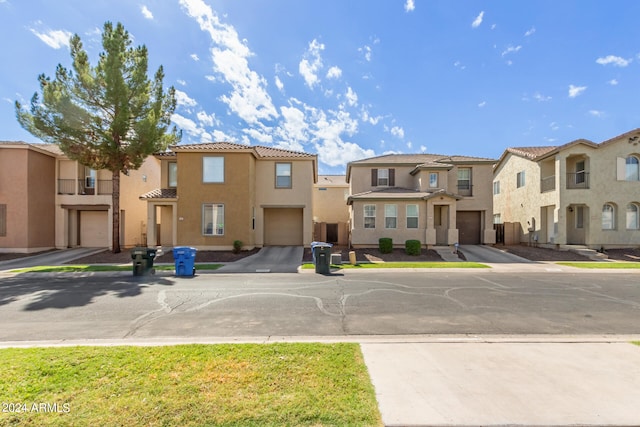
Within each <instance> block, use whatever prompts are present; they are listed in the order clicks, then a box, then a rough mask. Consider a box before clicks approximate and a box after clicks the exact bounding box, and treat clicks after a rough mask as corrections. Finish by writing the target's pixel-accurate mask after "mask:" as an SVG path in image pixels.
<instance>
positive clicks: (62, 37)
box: [30, 28, 72, 49]
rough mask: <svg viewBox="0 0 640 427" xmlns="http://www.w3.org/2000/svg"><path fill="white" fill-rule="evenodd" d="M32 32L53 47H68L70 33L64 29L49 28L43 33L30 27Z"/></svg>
mask: <svg viewBox="0 0 640 427" xmlns="http://www.w3.org/2000/svg"><path fill="white" fill-rule="evenodd" d="M30 30H31V32H32V33H33V34H35V35H36V37H38V38H39V39H40V40H42V41H43V42H44V43H45V44H46V45H47V46H49V47H52V48H54V49H60V48H61V47H69V38H71V36H72V34H71V33H70V32H69V31H66V30H49V31H46V32H44V33H41V32H40V31H38V30H36V29H35V28H31V29H30Z"/></svg>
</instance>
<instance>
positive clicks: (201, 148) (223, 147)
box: [169, 142, 317, 159]
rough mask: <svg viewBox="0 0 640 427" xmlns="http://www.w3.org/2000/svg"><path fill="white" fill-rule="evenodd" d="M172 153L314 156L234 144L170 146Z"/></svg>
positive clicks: (313, 155)
mask: <svg viewBox="0 0 640 427" xmlns="http://www.w3.org/2000/svg"><path fill="white" fill-rule="evenodd" d="M169 149H170V150H171V151H173V152H174V153H182V152H206V151H223V152H226V151H238V152H248V153H253V154H254V155H255V156H256V157H257V158H300V159H304V158H307V159H314V158H316V157H317V156H316V155H315V154H310V153H304V152H301V151H293V150H285V149H282V148H276V147H265V146H263V145H244V144H236V143H234V142H203V143H201V144H182V145H171V146H170V147H169Z"/></svg>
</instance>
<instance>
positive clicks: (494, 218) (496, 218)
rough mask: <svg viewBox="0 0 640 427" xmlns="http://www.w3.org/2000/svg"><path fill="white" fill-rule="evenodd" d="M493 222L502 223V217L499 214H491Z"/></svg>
mask: <svg viewBox="0 0 640 427" xmlns="http://www.w3.org/2000/svg"><path fill="white" fill-rule="evenodd" d="M493 223H494V224H502V218H501V217H500V214H494V215H493Z"/></svg>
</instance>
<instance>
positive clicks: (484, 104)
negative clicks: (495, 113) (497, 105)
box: [478, 101, 487, 108]
mask: <svg viewBox="0 0 640 427" xmlns="http://www.w3.org/2000/svg"><path fill="white" fill-rule="evenodd" d="M486 106H487V101H482V102H481V103H480V104H478V107H480V108H483V107H486Z"/></svg>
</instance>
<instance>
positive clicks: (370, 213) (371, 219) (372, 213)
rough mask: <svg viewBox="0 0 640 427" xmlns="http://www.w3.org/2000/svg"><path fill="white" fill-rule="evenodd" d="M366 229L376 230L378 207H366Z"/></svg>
mask: <svg viewBox="0 0 640 427" xmlns="http://www.w3.org/2000/svg"><path fill="white" fill-rule="evenodd" d="M364 228H376V205H364Z"/></svg>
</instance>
